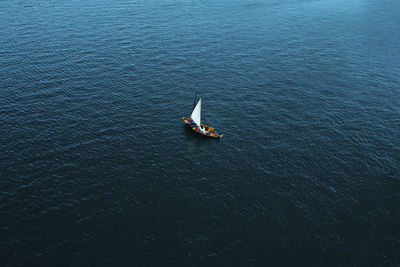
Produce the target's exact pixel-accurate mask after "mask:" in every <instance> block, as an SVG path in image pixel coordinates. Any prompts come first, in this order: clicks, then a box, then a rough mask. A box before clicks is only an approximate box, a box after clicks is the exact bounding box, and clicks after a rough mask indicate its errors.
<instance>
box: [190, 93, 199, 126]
mask: <svg viewBox="0 0 400 267" xmlns="http://www.w3.org/2000/svg"><path fill="white" fill-rule="evenodd" d="M190 117H191V118H192V120H193V121H194V123H196V124H197V126H199V127H200V118H201V98H200V100H199V102H197V105H196V107H195V108H194V109H193V112H192V115H190Z"/></svg>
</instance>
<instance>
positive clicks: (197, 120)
mask: <svg viewBox="0 0 400 267" xmlns="http://www.w3.org/2000/svg"><path fill="white" fill-rule="evenodd" d="M195 103H196V96H195V97H194V103H193V105H194V104H195ZM183 121H184V122H185V124H186V125H188V126H189V127H190V128H192V130H193V131H195V132H197V133H199V134H201V135H204V136H208V137H213V138H221V137H222V136H223V134H219V133H217V132H216V131H215V129H214V128H213V127H210V126H208V125H205V124H204V123H201V98H200V100H199V102H197V105H196V106H195V107H194V108H193V111H192V114H191V115H190V119H189V118H186V117H183Z"/></svg>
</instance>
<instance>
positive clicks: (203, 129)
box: [200, 125, 210, 135]
mask: <svg viewBox="0 0 400 267" xmlns="http://www.w3.org/2000/svg"><path fill="white" fill-rule="evenodd" d="M200 129H201V131H202V132H203V133H204V134H207V135H208V134H209V133H210V132H207V131H206V129H205V128H204V126H203V125H201V127H200Z"/></svg>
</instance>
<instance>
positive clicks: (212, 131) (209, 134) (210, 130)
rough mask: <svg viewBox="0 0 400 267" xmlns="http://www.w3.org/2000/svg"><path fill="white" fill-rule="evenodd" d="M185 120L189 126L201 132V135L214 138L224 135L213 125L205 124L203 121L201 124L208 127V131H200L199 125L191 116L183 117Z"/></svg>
mask: <svg viewBox="0 0 400 267" xmlns="http://www.w3.org/2000/svg"><path fill="white" fill-rule="evenodd" d="M183 121H184V122H185V124H186V125H187V126H189V127H190V128H192V130H193V131H195V132H197V133H199V134H201V135H204V136H207V137H212V138H220V137H222V134H219V133H217V132H216V131H215V129H214V128H213V127H211V126H208V125H205V124H204V123H201V124H200V125H201V126H203V127H204V128H205V129H206V133H207V134H205V133H203V132H202V131H200V129H199V127H197V125H196V124H195V123H194V122H193V120H191V119H189V118H186V117H183Z"/></svg>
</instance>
